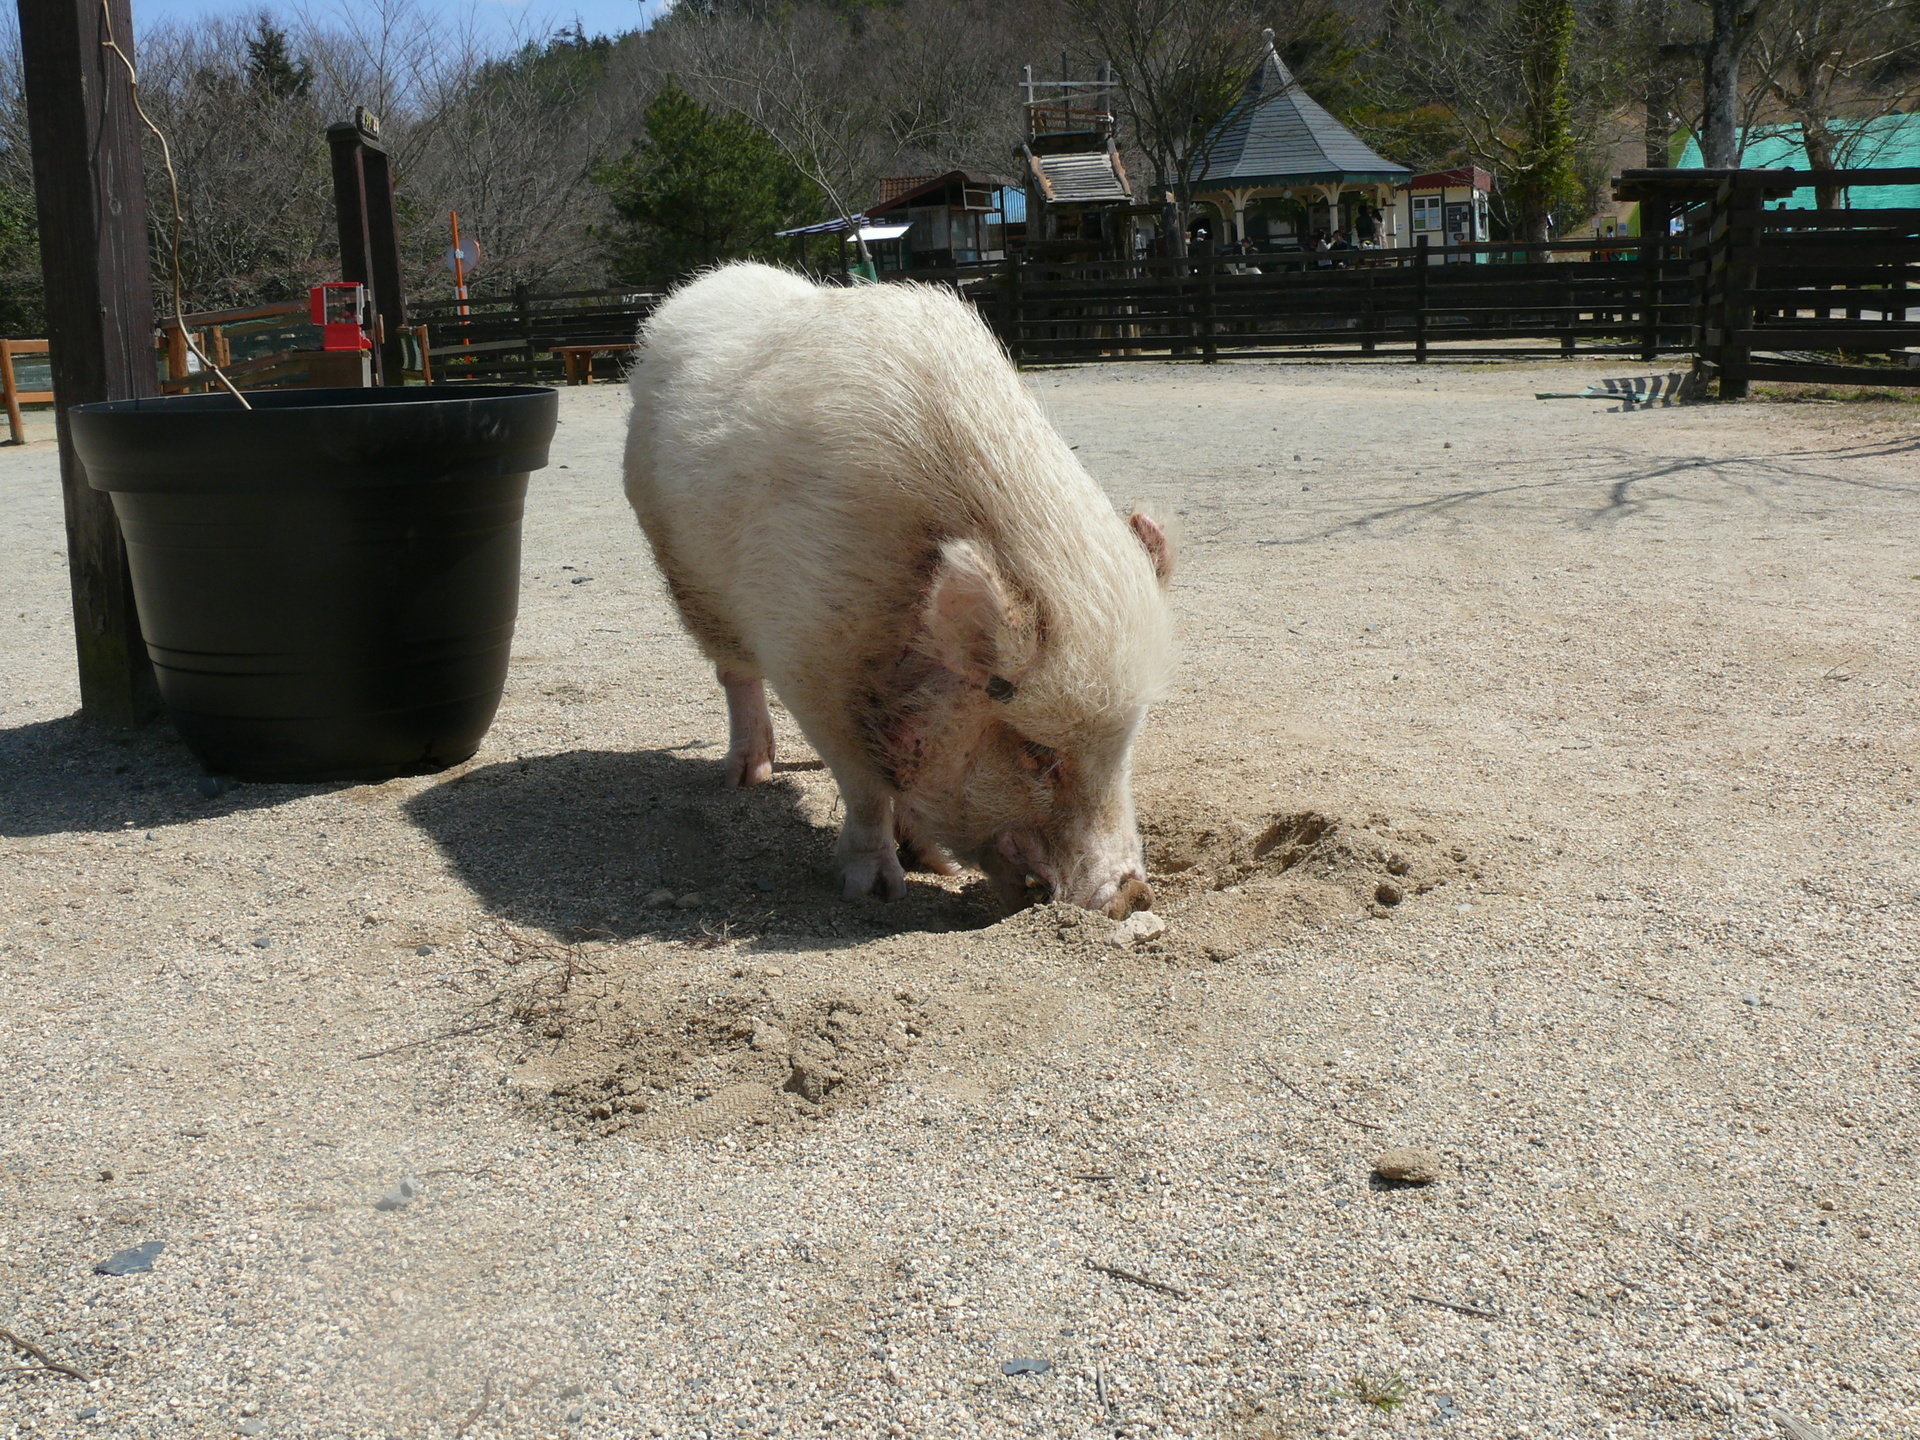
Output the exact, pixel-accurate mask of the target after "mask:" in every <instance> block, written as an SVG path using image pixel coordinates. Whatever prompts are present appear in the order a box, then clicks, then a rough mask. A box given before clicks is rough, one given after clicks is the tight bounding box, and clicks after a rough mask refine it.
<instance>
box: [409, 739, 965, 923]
mask: <svg viewBox="0 0 1920 1440" xmlns="http://www.w3.org/2000/svg"><path fill="white" fill-rule="evenodd" d="M809 791H811V792H812V795H813V799H812V801H811V803H812V805H813V808H814V810H815V813H816V814H819V813H822V812H823V810H824V809H825V808H826V806H825V803H824V802H826V801H828V800H830V798H831V797H832V796H833V794H834V791H833V781H832V777H831V776H829V775H827V774H826V773H825V772H824V771H822V770H820V769H818V768H817V762H815V763H814V764H811V765H809V764H804V763H803V764H801V765H783V766H780V767H778V772H777V773H776V775H775V777H774V780H773V781H772V783H770V784H766V785H760V786H756V787H754V788H753V789H751V790H730V789H728V788H727V784H726V775H725V767H724V765H723V763H722V761H721V760H720V759H719V758H717V752H716V758H713V759H705V758H695V757H692V756H688V755H684V754H680V753H676V752H675V751H670V750H642V751H636V752H625V753H623V752H615V751H605V750H574V751H569V752H567V753H566V754H561V755H542V756H529V757H527V758H526V759H523V760H513V761H507V762H504V763H501V764H498V765H489V766H486V767H484V768H481V769H477V770H469V771H467V772H465V773H464V774H462V775H459V776H456V777H455V778H453V779H451V780H448V781H446V782H445V783H444V784H440V785H436V786H434V787H433V788H432V789H430V790H426V791H424V792H422V793H421V794H419V795H416V796H415V797H414V798H413V799H411V800H409V801H408V802H407V803H406V807H405V808H406V812H407V815H408V817H409V818H410V819H411V820H412V821H413V823H414V824H416V825H418V826H419V827H420V828H421V829H422V830H424V831H426V833H427V834H428V835H429V836H431V837H432V839H433V841H434V843H435V844H436V845H438V846H439V847H440V849H441V851H442V852H443V853H444V854H445V855H446V856H447V858H448V859H449V860H451V861H452V862H453V865H454V868H455V869H456V870H457V871H458V873H459V875H460V878H461V879H462V880H463V881H464V882H465V883H466V884H467V885H468V886H469V887H470V888H471V889H472V890H473V891H474V893H475V894H476V895H477V896H479V898H480V900H481V902H482V903H483V904H485V905H486V906H487V907H488V908H489V909H491V910H493V911H494V912H495V913H496V914H499V915H502V916H505V917H507V918H510V919H513V920H516V921H520V922H524V923H526V924H530V925H536V926H538V927H540V928H541V929H544V930H547V931H549V932H550V933H552V934H555V935H559V936H563V937H566V938H570V939H571V938H583V937H590V936H593V935H596V934H597V935H601V936H606V937H611V938H629V937H633V936H640V935H645V936H651V937H657V938H662V939H673V938H680V939H696V938H700V937H702V936H712V935H714V934H716V933H719V934H726V935H730V936H737V937H739V938H743V939H748V940H753V941H757V942H760V943H764V944H767V945H770V946H771V945H782V946H785V947H787V948H791V947H792V946H793V945H794V944H795V943H796V942H798V943H801V944H822V943H824V944H829V945H831V944H843V943H847V942H850V941H860V940H867V939H872V938H874V937H875V936H877V935H883V934H895V933H899V932H901V931H910V930H956V929H974V928H977V927H979V926H982V925H989V924H992V923H993V921H994V920H996V919H998V918H999V914H998V911H997V910H995V909H994V907H993V905H992V901H991V899H990V897H989V895H988V887H987V886H986V884H985V882H984V881H982V880H979V879H978V877H975V879H974V881H973V882H972V883H970V884H968V885H966V886H964V887H963V888H962V889H961V891H960V892H959V893H955V892H954V890H953V889H951V888H947V887H943V886H942V885H939V884H935V883H932V882H931V881H929V880H928V879H927V878H926V877H923V876H909V877H908V881H907V895H906V898H904V899H902V900H898V901H895V902H893V903H892V904H890V905H883V904H880V903H879V902H877V901H864V902H847V901H843V900H841V899H840V898H839V897H838V895H837V894H836V893H835V881H834V862H833V841H834V829H833V825H832V823H827V824H821V823H816V822H815V820H814V819H812V818H809V815H808V814H807V809H806V807H807V805H808V804H809V803H810V802H809ZM833 818H834V820H835V821H837V812H835V814H834V817H833ZM661 890H671V891H672V892H673V893H674V894H675V895H676V896H683V895H689V894H695V895H698V896H699V897H700V903H698V904H697V905H696V906H694V907H693V908H690V909H685V910H682V909H679V908H675V907H665V908H661V907H654V906H649V905H648V904H647V900H648V897H649V896H650V895H654V894H655V893H657V892H658V891H661Z"/></svg>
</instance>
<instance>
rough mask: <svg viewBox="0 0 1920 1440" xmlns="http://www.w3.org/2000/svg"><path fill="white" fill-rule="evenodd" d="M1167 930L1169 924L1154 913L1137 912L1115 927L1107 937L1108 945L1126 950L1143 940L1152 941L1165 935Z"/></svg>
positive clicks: (1146, 911)
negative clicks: (1157, 936) (1158, 936)
mask: <svg viewBox="0 0 1920 1440" xmlns="http://www.w3.org/2000/svg"><path fill="white" fill-rule="evenodd" d="M1166 929H1167V922H1166V921H1164V920H1162V919H1161V918H1160V917H1159V916H1158V915H1156V914H1154V913H1153V911H1151V910H1136V911H1134V912H1133V914H1131V915H1129V916H1128V917H1127V918H1126V919H1124V920H1122V921H1121V922H1120V923H1119V924H1118V925H1115V926H1114V927H1113V932H1112V933H1111V934H1110V935H1108V936H1107V943H1108V944H1109V945H1113V946H1116V947H1118V948H1119V949H1121V950H1125V949H1128V948H1129V947H1131V946H1134V945H1138V944H1139V943H1140V942H1141V941H1142V940H1151V939H1153V938H1154V937H1155V936H1156V935H1164V934H1165V933H1166Z"/></svg>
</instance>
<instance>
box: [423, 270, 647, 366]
mask: <svg viewBox="0 0 1920 1440" xmlns="http://www.w3.org/2000/svg"><path fill="white" fill-rule="evenodd" d="M663 294H664V292H663V291H660V290H647V289H639V288H627V289H618V290H570V291H564V292H560V293H556V294H534V293H533V292H532V291H530V290H528V289H527V288H526V287H524V286H522V287H519V288H517V289H516V290H515V291H514V292H513V294H512V295H509V296H502V297H496V298H492V299H486V300H470V301H468V302H467V304H466V309H467V313H466V314H465V315H462V314H461V313H460V304H459V302H458V301H453V300H436V301H429V302H426V303H424V304H416V305H413V306H410V307H409V310H408V319H410V320H412V321H414V322H416V323H419V324H424V325H426V326H427V327H428V329H429V332H430V334H431V337H432V349H431V351H430V352H429V353H430V355H431V358H432V362H433V367H434V378H435V379H437V380H474V379H494V378H509V379H557V378H559V377H560V376H561V375H562V374H564V373H565V370H566V363H565V360H564V358H563V357H562V356H561V355H560V354H559V353H557V352H558V351H559V350H560V349H561V348H562V347H567V346H594V345H609V346H611V345H623V344H630V343H631V342H632V340H633V337H634V334H635V333H636V332H637V331H638V330H639V328H640V325H641V322H642V321H644V320H645V319H646V318H647V316H649V315H651V314H652V313H653V310H654V307H655V306H656V305H658V304H659V303H660V300H661V297H662V295H663Z"/></svg>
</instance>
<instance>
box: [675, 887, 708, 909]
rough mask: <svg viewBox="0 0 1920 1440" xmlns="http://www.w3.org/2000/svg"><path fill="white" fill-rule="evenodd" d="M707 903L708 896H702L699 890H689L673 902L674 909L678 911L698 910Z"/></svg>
mask: <svg viewBox="0 0 1920 1440" xmlns="http://www.w3.org/2000/svg"><path fill="white" fill-rule="evenodd" d="M706 903H707V897H706V896H704V895H702V894H701V893H700V892H699V891H698V890H689V891H688V892H687V893H686V894H684V895H682V896H681V897H680V898H679V899H678V900H676V901H674V902H673V908H674V909H676V910H698V909H699V908H700V907H701V906H702V905H704V904H706Z"/></svg>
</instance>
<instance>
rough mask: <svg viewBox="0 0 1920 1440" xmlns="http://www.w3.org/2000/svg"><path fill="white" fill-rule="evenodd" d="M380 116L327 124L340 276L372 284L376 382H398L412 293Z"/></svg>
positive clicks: (361, 112)
mask: <svg viewBox="0 0 1920 1440" xmlns="http://www.w3.org/2000/svg"><path fill="white" fill-rule="evenodd" d="M379 136H380V122H379V121H378V120H377V119H376V118H375V117H374V116H372V115H371V114H369V113H368V112H367V111H366V110H365V109H360V110H357V111H356V112H355V115H354V118H353V119H351V120H343V121H341V122H340V123H339V124H337V125H329V126H328V127H327V145H328V148H329V149H330V150H331V151H332V154H333V204H334V216H335V219H336V221H337V222H338V227H339V232H340V278H341V279H342V280H352V281H356V282H358V283H359V284H361V285H364V286H366V287H367V293H368V294H369V295H370V296H371V297H372V300H373V313H374V325H375V331H376V343H375V345H374V356H373V383H374V384H376V385H398V384H400V383H402V375H401V372H402V370H403V369H404V367H405V364H406V340H405V333H406V328H407V297H406V292H405V289H404V287H403V285H402V282H401V273H400V271H401V267H400V234H399V229H398V227H397V226H396V224H395V222H394V213H393V172H392V170H391V169H390V168H389V166H388V164H387V152H386V151H385V150H384V149H383V148H381V146H380V143H379Z"/></svg>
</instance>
